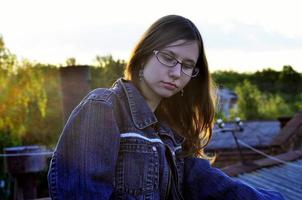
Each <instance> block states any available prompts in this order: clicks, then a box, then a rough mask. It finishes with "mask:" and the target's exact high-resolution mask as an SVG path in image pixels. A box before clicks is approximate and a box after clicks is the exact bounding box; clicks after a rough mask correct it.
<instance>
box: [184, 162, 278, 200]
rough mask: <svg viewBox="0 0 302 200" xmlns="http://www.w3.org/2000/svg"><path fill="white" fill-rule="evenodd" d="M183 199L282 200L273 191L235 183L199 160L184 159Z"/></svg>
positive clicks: (239, 182) (238, 182)
mask: <svg viewBox="0 0 302 200" xmlns="http://www.w3.org/2000/svg"><path fill="white" fill-rule="evenodd" d="M184 186H185V187H184V195H185V199H190V200H197V199H198V200H199V199H207V200H210V199H211V200H213V199H224V200H237V199H238V200H284V198H283V197H282V195H281V194H279V193H278V192H275V191H270V190H264V189H259V188H253V187H251V186H249V185H247V184H244V183H243V182H241V181H235V180H233V179H232V178H231V177H229V176H227V175H226V174H224V173H223V172H222V171H221V170H219V169H217V168H214V167H211V166H210V164H209V162H208V161H207V160H204V159H200V158H193V157H190V158H186V159H185V171H184Z"/></svg>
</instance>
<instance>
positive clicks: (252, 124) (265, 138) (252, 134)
mask: <svg viewBox="0 0 302 200" xmlns="http://www.w3.org/2000/svg"><path fill="white" fill-rule="evenodd" d="M232 126H234V124H232V123H226V124H225V127H226V128H228V127H229V128H232ZM243 129H244V130H243V131H242V132H236V137H237V138H238V139H239V140H241V141H243V142H244V143H246V144H248V145H250V146H253V147H259V146H267V145H269V144H270V143H271V142H272V141H273V139H274V137H275V136H277V135H278V133H279V132H280V122H279V121H277V120H272V121H245V122H243ZM217 130H219V129H218V127H217V126H215V127H214V129H213V135H212V138H211V141H210V143H209V144H208V146H207V147H206V149H209V150H210V149H234V148H236V143H235V140H234V138H233V136H232V133H231V132H219V131H217Z"/></svg>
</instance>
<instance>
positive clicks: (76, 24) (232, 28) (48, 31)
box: [0, 0, 302, 71]
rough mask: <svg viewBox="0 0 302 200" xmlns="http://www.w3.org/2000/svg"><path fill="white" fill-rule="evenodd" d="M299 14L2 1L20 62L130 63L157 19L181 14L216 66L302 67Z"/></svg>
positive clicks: (294, 5) (135, 2) (174, 2)
mask: <svg viewBox="0 0 302 200" xmlns="http://www.w3.org/2000/svg"><path fill="white" fill-rule="evenodd" d="M299 9H300V3H299V0H286V1H285V0H228V1H224V0H187V1H183V0H166V1H161V0H153V1H141V0H128V1H123V0H120V1H118V0H111V1H101V0H85V1H84V0H82V1H80V0H27V1H24V0H1V12H0V25H1V26H0V34H2V35H3V36H4V40H5V42H6V44H7V46H8V48H10V49H11V51H12V52H14V53H15V54H17V56H19V57H25V58H29V59H34V60H38V61H43V62H44V61H45V62H51V63H63V62H64V61H65V59H66V58H67V57H71V56H74V57H76V58H77V60H78V61H79V62H82V63H84V64H90V63H91V62H92V60H93V58H94V57H95V55H96V54H109V53H111V54H113V56H114V57H117V58H122V59H127V58H128V55H129V54H130V51H131V49H132V47H133V45H134V44H135V43H136V41H137V40H138V38H139V37H140V35H141V34H142V33H143V31H144V30H145V29H146V28H147V27H148V26H149V25H150V24H151V23H152V22H153V21H154V20H156V19H158V18H159V17H161V16H163V15H166V14H180V15H183V16H185V17H188V18H189V19H191V20H192V21H193V22H194V23H195V24H196V25H197V27H198V28H199V29H200V30H201V32H202V35H203V36H204V42H205V46H206V50H208V51H209V57H210V59H209V60H210V61H211V63H212V64H213V66H223V67H225V66H234V67H237V66H238V68H239V67H243V66H258V67H263V66H269V65H271V66H281V65H284V64H292V65H293V66H294V67H295V68H299V67H300V68H301V67H302V63H301V62H300V61H299V60H300V55H301V54H300V53H301V51H302V50H301V49H302V26H300V19H301V18H302V12H300V10H299ZM235 60H236V62H235ZM245 69H246V68H245ZM300 71H302V69H300Z"/></svg>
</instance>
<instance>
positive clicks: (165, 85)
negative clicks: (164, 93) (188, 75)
mask: <svg viewBox="0 0 302 200" xmlns="http://www.w3.org/2000/svg"><path fill="white" fill-rule="evenodd" d="M161 83H162V85H163V87H164V88H166V89H168V90H175V89H177V88H178V87H177V85H175V84H173V83H169V82H163V81H162V82H161Z"/></svg>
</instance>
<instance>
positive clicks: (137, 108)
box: [114, 78, 184, 144]
mask: <svg viewBox="0 0 302 200" xmlns="http://www.w3.org/2000/svg"><path fill="white" fill-rule="evenodd" d="M116 84H117V85H121V86H122V88H123V90H124V91H125V93H126V97H127V100H128V103H129V108H130V112H131V116H132V121H133V123H134V125H135V127H136V128H138V129H144V128H146V127H148V126H153V127H157V128H155V129H158V132H159V134H162V135H167V136H169V137H171V138H172V139H173V141H174V142H175V143H176V144H181V143H183V142H184V138H183V137H182V136H179V135H177V134H175V133H174V131H172V129H171V128H170V127H169V126H168V125H167V124H166V123H165V122H159V121H158V120H157V118H156V116H155V115H154V113H153V112H152V110H151V109H150V107H149V106H148V104H147V102H146V100H145V98H144V97H143V96H142V94H141V93H140V91H139V90H138V89H137V88H136V87H135V86H134V85H133V83H132V82H131V81H127V80H124V79H123V78H119V79H118V80H117V81H116V82H115V84H114V85H116Z"/></svg>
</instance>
